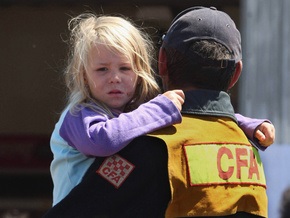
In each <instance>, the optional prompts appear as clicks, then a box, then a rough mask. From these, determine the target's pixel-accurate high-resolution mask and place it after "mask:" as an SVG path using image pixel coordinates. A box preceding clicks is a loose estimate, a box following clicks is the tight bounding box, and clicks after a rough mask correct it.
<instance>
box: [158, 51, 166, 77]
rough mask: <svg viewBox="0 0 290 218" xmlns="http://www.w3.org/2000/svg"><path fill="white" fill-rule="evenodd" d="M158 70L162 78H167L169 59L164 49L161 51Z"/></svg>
mask: <svg viewBox="0 0 290 218" xmlns="http://www.w3.org/2000/svg"><path fill="white" fill-rule="evenodd" d="M158 69H159V75H160V76H167V57H166V52H165V50H164V48H163V47H161V48H160V50H159V56H158Z"/></svg>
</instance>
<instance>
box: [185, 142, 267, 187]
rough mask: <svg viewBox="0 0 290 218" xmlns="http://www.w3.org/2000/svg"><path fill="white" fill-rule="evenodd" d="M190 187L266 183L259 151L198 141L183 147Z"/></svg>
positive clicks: (252, 148)
mask: <svg viewBox="0 0 290 218" xmlns="http://www.w3.org/2000/svg"><path fill="white" fill-rule="evenodd" d="M184 152H185V156H186V162H187V166H188V167H187V169H188V174H189V180H190V181H189V182H190V185H191V186H198V185H214V184H220V185H222V184H253V185H261V186H266V180H265V176H264V173H263V172H264V170H263V165H262V163H261V159H260V156H259V153H258V151H257V150H256V149H255V148H254V147H252V146H247V145H237V144H214V143H211V144H195V145H186V146H184Z"/></svg>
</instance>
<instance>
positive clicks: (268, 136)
mask: <svg viewBox="0 0 290 218" xmlns="http://www.w3.org/2000/svg"><path fill="white" fill-rule="evenodd" d="M235 115H236V118H237V120H238V125H239V127H240V128H241V129H242V130H243V131H244V133H245V134H246V135H247V137H248V138H249V139H250V140H251V141H252V142H253V143H254V145H255V146H256V147H257V148H259V149H260V150H263V151H264V150H265V149H266V148H267V147H268V146H269V145H271V144H273V142H274V139H275V128H274V125H273V124H272V123H271V122H270V121H269V120H266V119H252V118H249V117H244V116H242V115H241V114H235Z"/></svg>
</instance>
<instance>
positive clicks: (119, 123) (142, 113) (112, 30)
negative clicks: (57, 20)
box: [51, 14, 262, 205]
mask: <svg viewBox="0 0 290 218" xmlns="http://www.w3.org/2000/svg"><path fill="white" fill-rule="evenodd" d="M69 26H70V30H71V45H72V49H71V55H70V57H69V63H68V67H67V69H66V71H65V77H66V83H67V87H68V90H69V94H70V95H69V100H68V105H67V107H66V109H65V110H64V111H63V112H62V115H61V117H60V120H59V121H58V123H57V124H56V126H55V129H54V131H53V134H52V137H51V150H52V152H53V154H54V159H53V161H52V164H51V175H52V179H53V183H54V190H53V205H55V204H57V203H58V202H59V201H60V200H62V199H63V198H64V197H65V196H66V195H67V194H68V193H69V192H70V191H71V190H72V189H73V188H74V187H75V186H76V185H77V184H79V183H80V181H81V180H82V177H83V176H84V174H85V172H86V171H87V169H88V168H89V167H90V165H91V164H92V163H93V161H94V157H95V156H110V155H112V154H115V153H116V152H118V151H120V150H121V149H122V148H124V147H125V146H126V145H127V144H128V143H129V142H130V141H132V140H133V139H134V138H136V137H138V136H141V135H144V134H147V133H149V132H152V131H154V130H156V129H158V128H163V127H165V126H169V125H172V124H175V123H180V122H181V114H180V110H181V105H182V104H183V100H184V94H183V92H182V91H181V90H174V91H168V92H166V93H164V94H163V95H158V93H159V91H160V90H159V87H158V84H157V83H156V81H155V78H154V73H153V71H152V69H151V64H152V63H151V62H152V58H151V57H152V53H153V46H152V44H151V41H150V40H149V38H148V37H147V35H145V34H144V33H143V32H141V31H140V30H138V29H137V28H136V27H135V26H134V25H133V24H132V23H131V22H129V21H127V20H126V19H124V18H120V17H113V16H100V17H97V16H95V15H93V14H84V15H80V16H78V17H76V18H74V19H72V20H71V21H70V23H69ZM156 96H157V97H156ZM144 102H146V103H144ZM143 103H144V104H143ZM125 112H126V113H125ZM247 122H248V121H247ZM247 122H245V123H242V124H243V126H244V125H245V124H246V123H247ZM249 123H250V122H249ZM261 123H262V121H259V123H257V122H256V126H257V125H258V124H261ZM251 124H253V122H251ZM244 130H245V131H246V130H247V131H248V130H249V129H247V125H245V127H244ZM252 130H253V129H252ZM250 134H251V135H253V131H251V133H250Z"/></svg>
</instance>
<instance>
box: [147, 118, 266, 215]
mask: <svg viewBox="0 0 290 218" xmlns="http://www.w3.org/2000/svg"><path fill="white" fill-rule="evenodd" d="M150 135H151V136H155V137H158V138H161V139H163V140H164V141H165V142H166V144H167V148H168V173H169V181H170V186H171V196H172V199H171V201H170V203H169V205H168V208H167V211H166V217H184V216H223V215H230V214H234V213H236V212H237V211H244V212H248V213H252V214H256V215H259V216H264V217H267V196H266V180H265V175H264V169H263V165H262V162H261V159H260V156H259V153H258V151H257V150H256V148H254V147H252V146H251V144H250V143H249V141H248V139H247V137H246V136H245V134H244V133H243V131H242V130H241V129H240V128H239V127H238V126H237V124H236V123H235V122H234V121H233V120H231V119H229V118H225V117H222V118H220V117H208V116H190V115H185V116H183V118H182V123H181V124H177V125H174V126H170V127H167V128H165V129H161V130H158V131H155V132H153V133H152V134H150Z"/></svg>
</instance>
